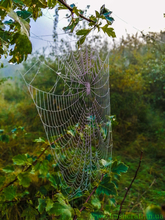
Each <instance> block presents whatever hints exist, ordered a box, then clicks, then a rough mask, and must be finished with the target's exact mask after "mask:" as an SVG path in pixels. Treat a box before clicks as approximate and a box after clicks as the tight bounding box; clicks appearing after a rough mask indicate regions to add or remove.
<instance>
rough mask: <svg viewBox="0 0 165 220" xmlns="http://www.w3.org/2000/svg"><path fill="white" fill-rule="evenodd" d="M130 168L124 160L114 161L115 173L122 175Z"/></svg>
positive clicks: (113, 169)
mask: <svg viewBox="0 0 165 220" xmlns="http://www.w3.org/2000/svg"><path fill="white" fill-rule="evenodd" d="M127 170H128V166H126V165H125V164H124V163H123V162H117V161H114V163H113V164H112V167H111V171H112V172H113V173H117V174H118V175H120V174H121V173H126V172H127Z"/></svg>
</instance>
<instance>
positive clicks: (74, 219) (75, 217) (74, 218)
mask: <svg viewBox="0 0 165 220" xmlns="http://www.w3.org/2000/svg"><path fill="white" fill-rule="evenodd" d="M103 177H104V174H102V175H101V178H100V182H101V181H102V180H103ZM97 187H98V186H95V187H94V189H93V191H92V192H91V194H90V195H89V196H88V198H87V200H86V201H85V203H87V202H88V201H89V199H90V198H91V196H92V195H93V194H94V193H95V191H96V189H97ZM84 209H85V206H83V207H82V208H81V209H80V212H82V211H83V210H84ZM76 219H77V215H75V216H74V217H73V220H76Z"/></svg>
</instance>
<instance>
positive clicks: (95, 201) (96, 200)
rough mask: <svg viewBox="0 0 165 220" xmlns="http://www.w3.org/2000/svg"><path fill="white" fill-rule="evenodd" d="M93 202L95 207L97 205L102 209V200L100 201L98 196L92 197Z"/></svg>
mask: <svg viewBox="0 0 165 220" xmlns="http://www.w3.org/2000/svg"><path fill="white" fill-rule="evenodd" d="M91 203H92V205H93V206H94V207H96V208H97V209H100V208H101V202H100V200H99V199H98V198H97V197H94V198H92V201H91Z"/></svg>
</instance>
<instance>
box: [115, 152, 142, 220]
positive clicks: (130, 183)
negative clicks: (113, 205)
mask: <svg viewBox="0 0 165 220" xmlns="http://www.w3.org/2000/svg"><path fill="white" fill-rule="evenodd" d="M142 157H143V151H141V155H140V160H139V166H138V168H137V170H136V172H135V176H134V178H133V180H132V181H131V183H130V185H129V187H128V189H127V191H126V193H125V196H124V198H123V200H122V202H121V204H120V210H119V214H118V217H117V220H119V217H120V214H121V210H122V206H123V203H124V201H125V199H126V197H127V194H128V192H129V190H130V189H131V187H132V184H133V182H134V180H135V179H136V176H137V174H138V171H139V168H140V165H141V162H142Z"/></svg>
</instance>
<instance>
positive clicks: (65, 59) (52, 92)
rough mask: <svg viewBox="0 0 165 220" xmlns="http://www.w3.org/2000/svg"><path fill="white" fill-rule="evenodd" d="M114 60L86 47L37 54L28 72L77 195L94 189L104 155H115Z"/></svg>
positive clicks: (72, 192) (50, 136)
mask: <svg viewBox="0 0 165 220" xmlns="http://www.w3.org/2000/svg"><path fill="white" fill-rule="evenodd" d="M108 60H109V57H108V55H107V56H106V58H105V59H104V60H101V58H100V56H99V52H98V51H97V50H96V49H91V48H89V47H88V46H86V47H85V48H84V49H81V50H76V51H73V50H70V51H68V53H67V54H65V55H61V56H59V55H58V56H54V57H53V60H52V59H50V57H47V58H44V57H43V56H40V57H38V58H35V59H34V60H33V63H32V65H31V67H30V68H29V69H28V71H27V72H25V73H24V74H22V76H23V78H24V80H25V82H26V85H27V87H28V90H29V92H30V94H31V97H32V99H33V101H34V104H35V106H36V108H37V111H38V114H39V116H40V119H41V122H42V124H43V126H44V129H45V133H46V136H47V139H48V142H49V144H50V146H51V151H52V154H53V156H54V159H55V162H56V163H57V164H58V166H59V168H60V171H61V173H62V176H63V179H64V180H65V183H66V186H67V187H69V188H70V189H71V190H70V191H69V194H70V195H72V196H74V195H75V194H77V193H79V192H82V191H84V190H89V189H90V188H91V182H93V181H98V180H99V179H100V174H99V172H98V171H99V169H100V159H108V158H109V157H111V152H112V145H113V142H112V129H111V122H110V121H109V122H108V120H107V116H109V115H110V88H109V64H108Z"/></svg>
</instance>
